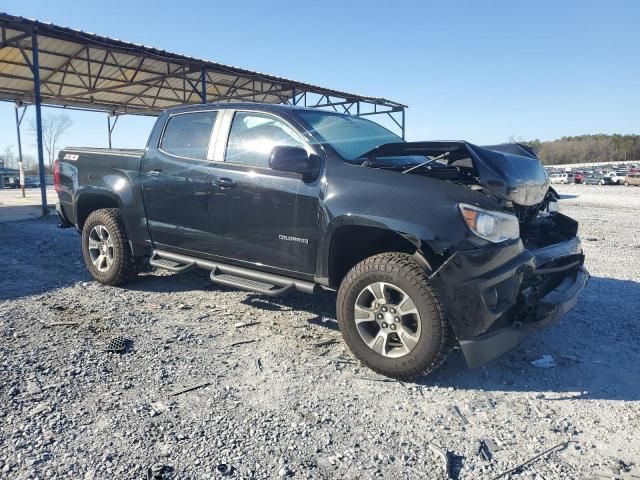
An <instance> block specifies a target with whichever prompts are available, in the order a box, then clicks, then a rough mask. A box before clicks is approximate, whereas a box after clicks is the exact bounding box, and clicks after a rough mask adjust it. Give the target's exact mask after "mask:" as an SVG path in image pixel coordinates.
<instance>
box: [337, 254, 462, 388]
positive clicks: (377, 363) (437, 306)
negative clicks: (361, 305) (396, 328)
mask: <svg viewBox="0 0 640 480" xmlns="http://www.w3.org/2000/svg"><path fill="white" fill-rule="evenodd" d="M375 282H385V283H389V284H393V285H394V286H397V287H399V288H400V289H401V290H403V291H404V292H405V293H406V294H407V295H409V296H410V297H411V300H412V301H413V303H414V304H415V306H416V308H417V310H418V313H419V322H420V325H421V334H420V337H419V340H418V342H417V343H416V344H415V346H414V347H413V350H411V351H410V352H409V353H407V354H405V355H403V356H401V357H398V358H389V357H386V356H383V355H381V354H380V353H377V352H375V351H374V350H373V349H372V348H370V347H369V346H368V345H367V343H366V342H365V340H364V339H363V338H362V336H361V335H360V333H358V328H357V326H356V321H355V311H354V308H355V304H356V301H357V298H358V295H360V293H361V292H362V291H363V289H365V288H366V287H367V286H368V285H370V284H372V283H375ZM336 310H337V317H338V325H339V327H340V332H341V333H342V336H343V338H344V341H345V342H346V344H347V346H348V347H349V349H350V350H351V351H352V352H353V354H354V355H355V356H356V357H357V358H358V359H359V360H360V361H362V362H363V363H364V364H365V365H367V366H368V367H369V368H371V369H372V370H374V371H376V372H378V373H381V374H382V375H386V376H388V377H392V378H397V379H400V380H411V379H414V378H415V377H417V376H420V375H425V374H428V373H431V372H432V371H434V370H435V369H437V368H438V367H439V366H440V365H442V363H444V361H445V359H446V357H447V354H448V353H449V351H450V350H451V348H452V346H453V345H454V344H455V343H454V342H455V340H454V339H453V336H452V333H451V329H450V327H449V324H448V322H447V319H446V317H445V314H444V310H443V308H442V304H441V303H440V300H439V298H438V295H437V294H436V292H435V291H434V290H433V288H432V287H431V286H430V285H429V281H428V278H427V275H426V273H425V271H424V270H423V269H422V267H420V265H419V264H418V263H417V262H415V261H414V260H413V258H412V257H411V256H410V255H407V254H404V253H383V254H380V255H376V256H373V257H370V258H367V259H365V260H363V261H362V262H360V263H358V264H357V265H356V266H355V267H353V268H352V269H351V270H350V271H349V272H348V273H347V275H346V276H345V278H344V279H343V280H342V283H341V285H340V288H339V289H338V298H337V309H336Z"/></svg>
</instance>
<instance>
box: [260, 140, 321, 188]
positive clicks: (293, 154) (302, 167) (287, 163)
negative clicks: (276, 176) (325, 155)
mask: <svg viewBox="0 0 640 480" xmlns="http://www.w3.org/2000/svg"><path fill="white" fill-rule="evenodd" d="M269 166H270V167H271V168H272V169H274V170H279V171H281V172H291V173H299V174H301V175H302V179H303V180H304V181H305V182H307V181H310V180H313V179H314V178H315V177H316V176H317V175H318V170H319V167H320V159H319V158H318V156H317V155H309V154H308V153H307V151H306V150H305V149H304V148H300V147H287V146H284V145H280V146H278V147H273V149H272V150H271V155H270V156H269Z"/></svg>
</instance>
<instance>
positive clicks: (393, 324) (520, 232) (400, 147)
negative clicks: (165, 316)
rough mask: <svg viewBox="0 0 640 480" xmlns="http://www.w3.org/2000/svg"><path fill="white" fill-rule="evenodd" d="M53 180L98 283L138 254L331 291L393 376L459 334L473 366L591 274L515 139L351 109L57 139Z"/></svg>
mask: <svg viewBox="0 0 640 480" xmlns="http://www.w3.org/2000/svg"><path fill="white" fill-rule="evenodd" d="M54 177H55V187H56V191H57V192H58V198H59V202H60V203H59V205H58V213H59V216H60V223H61V226H71V225H74V226H75V227H76V228H77V229H78V230H79V231H81V232H82V252H83V257H84V261H85V264H86V266H87V269H88V270H89V272H90V273H91V275H92V276H93V277H94V278H95V279H96V280H97V281H99V282H101V283H103V284H107V285H122V284H124V283H126V282H128V281H131V280H132V279H133V278H135V277H136V275H137V273H138V269H139V268H140V267H141V265H142V264H143V263H144V262H145V260H147V259H148V261H149V263H150V264H151V265H152V266H154V267H157V268H163V269H167V270H170V271H173V272H181V271H185V270H188V269H192V268H202V269H205V270H208V271H209V273H210V275H209V276H210V278H211V280H212V281H213V282H215V283H218V284H221V285H226V286H230V287H235V288H242V289H246V290H251V291H256V292H258V293H260V294H262V295H268V296H277V295H282V294H285V293H287V292H290V291H292V290H298V291H302V292H306V293H315V292H318V291H320V290H322V289H325V290H335V291H337V296H336V298H337V300H336V312H337V320H338V325H339V327H340V331H341V333H342V335H343V338H344V340H345V342H346V344H347V345H348V346H349V348H350V349H351V351H352V352H353V353H354V355H355V356H356V357H357V358H358V359H360V360H361V361H362V362H363V363H364V364H366V365H367V366H369V367H370V368H372V369H373V370H375V371H377V372H380V373H382V374H385V375H389V376H392V377H396V378H399V379H408V378H413V377H416V376H417V375H421V374H423V373H425V372H426V373H428V372H431V371H433V370H434V369H436V368H437V367H438V366H439V365H441V364H442V362H443V361H444V359H445V358H446V355H447V353H448V352H449V350H450V349H451V348H452V347H454V346H456V345H460V348H461V349H462V351H463V353H464V355H465V357H466V359H467V362H468V363H469V365H471V366H479V365H482V364H484V363H486V362H487V361H489V360H491V359H494V358H496V357H498V356H500V355H502V354H504V353H506V352H508V351H510V350H512V349H513V348H514V347H516V346H517V345H518V344H520V342H521V341H522V340H523V339H524V338H525V337H526V336H527V335H528V334H529V333H530V332H532V331H534V330H537V329H539V328H542V327H543V326H545V325H547V324H549V323H551V322H554V321H556V320H559V319H560V318H561V317H563V316H564V315H565V313H566V312H568V311H569V310H570V309H571V308H573V306H574V305H575V304H576V301H577V297H578V295H579V293H580V292H581V291H582V289H583V288H584V286H585V284H586V281H587V279H588V273H587V272H586V270H585V269H584V267H583V262H584V255H583V252H582V247H581V243H580V239H579V238H578V236H577V231H578V223H577V222H576V221H575V220H573V219H571V218H569V217H567V216H565V215H563V214H562V213H560V212H559V211H558V194H557V193H556V192H555V191H554V190H553V189H552V188H550V187H549V179H548V177H547V175H546V173H545V172H544V169H543V167H542V165H541V164H540V162H539V160H538V159H537V157H536V156H535V154H534V153H533V152H532V151H531V150H530V149H528V148H527V147H525V146H522V145H519V144H511V145H496V146H492V147H486V148H483V147H478V146H476V145H472V144H470V143H467V142H464V141H457V142H428V141H427V142H405V141H403V140H402V139H401V138H399V137H398V136H396V135H394V134H393V133H391V132H390V131H389V130H387V129H385V128H384V127H382V126H380V125H378V124H376V123H374V122H371V121H368V120H365V119H362V118H359V117H355V116H350V115H342V114H338V113H332V112H326V111H319V110H313V109H303V108H299V107H292V106H285V105H268V104H258V103H238V104H233V103H229V104H217V105H216V104H213V105H201V106H189V107H181V108H178V109H173V110H169V111H167V112H164V113H163V114H162V115H161V116H160V117H158V120H157V121H156V125H155V127H154V128H153V131H152V133H151V136H150V138H149V140H148V143H147V148H146V149H145V150H109V149H87V148H67V149H64V150H62V151H61V152H60V154H59V159H58V161H57V162H56V163H55V166H54ZM167 298H168V299H169V297H167Z"/></svg>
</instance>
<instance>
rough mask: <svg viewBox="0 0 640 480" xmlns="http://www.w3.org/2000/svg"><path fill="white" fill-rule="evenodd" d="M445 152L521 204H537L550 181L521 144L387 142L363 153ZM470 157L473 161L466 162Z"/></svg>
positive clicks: (488, 186) (450, 160) (372, 155)
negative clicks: (481, 144) (485, 145)
mask: <svg viewBox="0 0 640 480" xmlns="http://www.w3.org/2000/svg"><path fill="white" fill-rule="evenodd" d="M445 152H448V153H449V154H448V156H447V157H446V160H447V163H448V164H449V165H456V162H459V163H458V165H460V166H468V167H471V166H473V168H475V170H476V172H477V178H478V183H479V184H480V185H482V186H483V187H485V188H486V189H487V190H489V191H491V192H492V193H493V194H495V195H498V196H500V197H502V198H505V199H507V200H510V201H512V202H514V203H517V204H519V205H524V206H532V205H537V204H539V203H540V202H542V200H544V197H545V195H546V193H547V190H548V189H549V185H550V181H549V176H548V175H547V173H546V171H545V169H544V167H543V166H542V164H541V163H540V160H538V158H537V157H536V156H535V154H534V153H533V151H532V150H531V149H529V148H528V147H526V146H524V145H520V144H517V143H516V144H504V145H492V146H488V147H480V146H477V145H473V144H471V143H468V142H465V141H435V142H403V143H387V144H385V145H380V146H379V147H377V148H375V149H373V150H371V151H370V152H368V153H366V154H365V155H363V158H367V159H369V160H376V161H378V160H377V159H381V158H382V157H398V156H411V155H429V156H437V155H441V154H443V153H445ZM467 159H471V163H472V165H465V160H467Z"/></svg>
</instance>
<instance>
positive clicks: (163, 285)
mask: <svg viewBox="0 0 640 480" xmlns="http://www.w3.org/2000/svg"><path fill="white" fill-rule="evenodd" d="M558 190H560V192H561V193H562V194H563V200H562V202H561V208H562V209H563V211H564V212H566V213H568V214H570V215H572V216H574V217H575V218H577V219H578V220H579V221H580V222H581V226H580V230H581V236H582V238H583V241H584V248H585V252H586V254H587V265H588V268H589V270H590V272H591V274H592V276H593V277H592V279H591V281H590V284H589V286H588V287H587V290H586V291H585V292H584V293H583V295H582V297H581V299H580V301H579V303H578V306H577V307H576V308H575V309H574V310H573V311H572V312H571V313H570V314H569V315H568V316H567V317H566V318H565V319H564V320H563V321H562V322H560V323H559V324H557V325H554V326H552V327H551V328H548V329H546V330H544V331H542V332H539V333H536V334H535V335H533V336H531V337H530V338H528V339H527V340H526V341H525V342H524V343H523V344H522V345H521V347H519V348H518V349H517V350H515V351H514V352H512V353H510V354H508V355H506V356H504V357H502V358H501V359H499V360H496V361H494V362H492V363H491V364H489V365H487V366H486V367H484V368H481V369H476V370H470V369H468V368H467V367H466V365H465V363H464V360H463V358H462V355H461V354H460V352H454V354H452V355H451V357H450V358H449V360H448V361H447V363H446V364H445V365H444V366H443V367H442V368H441V369H440V370H439V371H438V372H436V373H435V374H433V375H431V376H429V377H425V378H423V379H421V380H419V381H418V382H416V383H400V382H396V381H389V380H388V379H384V378H383V377H379V376H376V375H374V374H373V373H372V372H371V371H369V370H367V369H366V368H364V367H361V366H359V365H358V364H357V363H356V362H354V361H353V360H352V359H351V356H350V355H349V353H348V352H347V351H346V349H345V347H344V346H343V344H342V342H341V339H340V335H339V332H338V331H337V326H336V323H335V307H334V295H333V294H330V293H326V294H323V295H321V296H316V297H312V296H306V295H303V294H292V295H289V296H286V297H283V298H279V299H270V298H268V297H263V296H260V295H256V294H252V293H247V292H241V291H235V290H231V289H226V288H222V287H219V286H214V285H213V284H211V283H210V282H209V281H208V280H207V276H206V274H205V273H203V272H193V273H185V274H181V275H173V274H166V273H160V272H154V273H146V274H144V275H143V276H141V277H140V279H139V280H137V281H136V282H134V283H132V284H131V285H129V286H128V287H127V288H109V287H104V286H101V285H99V284H97V283H96V282H94V281H92V280H91V278H90V277H89V275H88V273H87V272H86V270H85V268H84V265H83V263H82V259H81V255H80V239H79V236H78V235H77V234H76V233H75V232H74V231H72V230H59V229H56V228H55V223H54V221H53V220H27V221H20V222H9V223H0V266H1V267H2V271H3V272H5V273H4V275H3V277H2V279H0V355H1V357H0V358H1V362H0V385H1V389H0V418H2V422H1V423H0V478H7V479H8V478H11V479H22V478H74V479H129V478H131V479H140V478H181V479H207V478H219V477H220V478H221V477H223V474H224V473H225V472H228V474H229V477H231V478H279V477H293V478H304V479H307V478H318V479H320V478H327V479H328V478H390V479H399V478H416V479H419V478H429V479H439V478H446V477H445V472H444V467H443V458H442V457H441V456H440V454H439V453H438V450H437V447H441V448H443V449H446V450H447V451H448V452H449V453H448V458H449V459H450V464H451V465H450V467H451V468H450V470H451V472H450V474H451V478H460V479H491V478H497V477H498V475H500V474H501V473H503V472H506V471H509V470H511V469H514V468H516V470H514V471H513V472H512V473H509V474H506V475H505V476H504V477H501V478H514V479H545V480H548V479H565V478H575V479H584V478H623V479H626V478H640V467H639V465H640V433H639V427H640V419H639V418H640V417H639V413H640V383H639V379H640V371H639V370H640V328H639V324H638V309H639V307H640V300H639V299H640V283H638V282H640V255H639V253H640V233H639V232H638V218H639V217H640V189H638V188H631V187H630V188H624V187H592V186H563V187H561V188H559V189H558ZM117 336H123V337H125V338H126V339H127V340H128V341H127V345H126V347H127V349H126V352H125V353H123V354H118V353H108V352H105V351H104V349H105V347H106V346H107V343H108V341H109V340H110V339H112V338H114V337H117ZM241 342H245V343H241ZM248 342H251V343H248ZM545 354H549V355H552V356H553V358H554V360H555V366H554V367H552V368H548V369H542V368H535V367H534V366H532V365H531V364H530V362H531V361H532V360H535V359H538V358H540V357H541V356H543V355H545ZM188 387H197V388H194V389H193V390H190V391H183V390H185V389H186V388H188ZM181 392H182V393H181ZM480 440H485V441H486V444H487V445H488V446H489V448H490V450H491V453H490V457H491V458H490V459H484V458H483V457H482V456H480V455H479V454H478V449H479V441H480ZM563 442H569V443H567V444H563V445H564V446H561V447H558V448H557V449H556V450H554V451H553V452H551V453H548V454H546V455H542V456H541V457H540V458H538V459H536V460H534V461H532V462H531V463H527V464H526V465H525V466H522V467H520V468H517V467H518V465H520V464H522V463H524V462H526V461H527V460H529V459H532V458H534V457H535V456H536V455H539V454H541V453H542V452H544V451H545V450H547V449H548V448H551V447H554V446H556V445H559V444H561V443H563ZM225 469H226V470H225Z"/></svg>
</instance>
